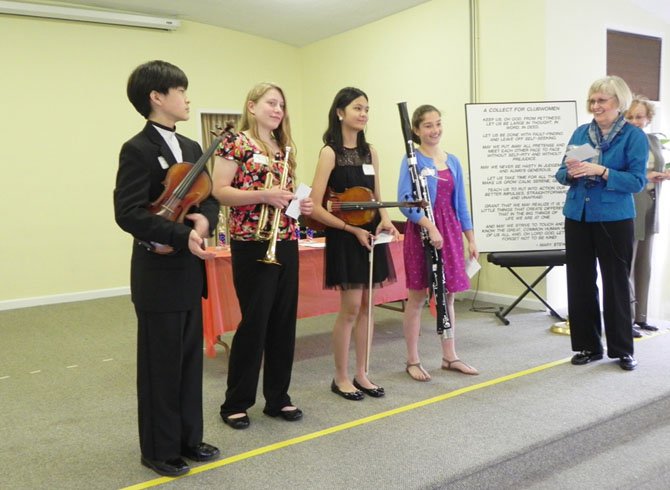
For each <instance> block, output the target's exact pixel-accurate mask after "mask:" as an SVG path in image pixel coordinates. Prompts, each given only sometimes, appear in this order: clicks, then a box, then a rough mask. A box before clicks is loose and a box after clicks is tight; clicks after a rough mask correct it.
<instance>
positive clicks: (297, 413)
mask: <svg viewBox="0 0 670 490" xmlns="http://www.w3.org/2000/svg"><path fill="white" fill-rule="evenodd" d="M263 413H264V414H265V415H269V416H270V417H281V418H283V419H284V420H286V421H288V422H295V421H296V420H300V419H301V418H302V410H300V409H299V408H298V407H295V408H294V409H293V410H279V411H277V412H273V411H271V410H268V409H267V408H266V409H264V410H263Z"/></svg>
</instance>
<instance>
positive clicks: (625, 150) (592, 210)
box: [556, 123, 649, 222]
mask: <svg viewBox="0 0 670 490" xmlns="http://www.w3.org/2000/svg"><path fill="white" fill-rule="evenodd" d="M584 143H589V144H590V142H589V125H588V124H584V125H582V126H579V127H578V128H577V129H576V130H575V132H574V133H573V134H572V137H571V138H570V142H569V143H568V144H569V145H582V144H584ZM648 158H649V144H648V142H647V136H646V135H645V133H644V131H642V130H641V129H640V128H637V127H635V126H633V125H632V124H628V123H626V124H625V125H624V126H623V128H621V131H620V132H619V134H618V135H616V136H615V137H614V140H613V141H612V143H611V146H610V147H609V149H608V150H607V151H605V152H603V153H602V155H601V157H600V165H604V166H606V167H607V168H608V169H609V175H608V177H607V180H605V179H601V178H600V177H596V178H595V180H591V179H589V178H587V177H581V178H579V179H572V178H570V177H568V169H567V167H566V165H565V158H563V163H561V166H560V168H559V169H558V171H557V172H556V180H557V181H558V182H560V183H561V184H563V185H569V186H570V188H569V189H568V193H567V196H566V198H565V206H563V215H564V216H565V217H566V218H570V219H572V220H575V221H581V220H582V217H584V220H585V221H586V222H599V221H620V220H625V219H632V218H634V217H635V205H634V203H633V194H635V193H636V192H640V191H641V190H642V189H643V188H644V186H645V184H646V182H647V159H648Z"/></svg>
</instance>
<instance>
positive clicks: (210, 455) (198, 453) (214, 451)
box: [181, 442, 221, 461]
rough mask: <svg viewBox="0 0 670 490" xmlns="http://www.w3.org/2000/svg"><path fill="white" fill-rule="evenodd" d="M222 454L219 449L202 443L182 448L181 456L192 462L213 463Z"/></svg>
mask: <svg viewBox="0 0 670 490" xmlns="http://www.w3.org/2000/svg"><path fill="white" fill-rule="evenodd" d="M220 454H221V451H219V448H217V447H214V446H211V445H209V444H207V443H206V442H201V443H200V444H198V445H197V446H193V447H183V448H181V455H182V456H184V457H185V458H188V459H190V460H191V461H211V460H213V459H216V458H218V457H219V455H220Z"/></svg>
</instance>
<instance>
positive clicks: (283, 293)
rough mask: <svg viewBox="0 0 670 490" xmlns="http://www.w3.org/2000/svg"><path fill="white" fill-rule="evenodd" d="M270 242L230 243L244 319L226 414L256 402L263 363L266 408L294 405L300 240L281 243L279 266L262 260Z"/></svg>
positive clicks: (237, 338)
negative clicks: (292, 389)
mask: <svg viewBox="0 0 670 490" xmlns="http://www.w3.org/2000/svg"><path fill="white" fill-rule="evenodd" d="M267 247H268V245H267V242H254V241H249V242H242V241H235V240H233V241H232V242H231V255H232V266H233V282H234V284H235V291H236V293H237V300H238V302H239V304H240V311H241V313H242V321H241V322H240V324H239V326H238V328H237V331H236V332H235V336H234V337H233V342H232V345H231V349H230V361H229V363H228V389H227V390H226V400H225V402H224V403H223V405H221V415H223V416H224V417H225V416H228V415H232V414H234V413H239V412H246V411H247V409H248V408H249V407H251V406H252V405H254V403H255V402H256V391H257V388H258V379H259V375H260V369H261V364H264V369H263V396H264V397H265V409H266V410H267V411H269V412H272V413H276V412H278V411H279V410H281V409H282V408H283V407H285V406H287V405H291V398H290V397H289V395H288V389H289V385H290V383H291V371H292V369H293V354H294V350H295V327H296V317H297V314H298V243H297V241H296V240H285V241H278V242H277V249H276V250H277V251H276V257H277V260H278V261H279V262H280V263H281V265H272V264H264V263H262V262H258V259H260V258H263V256H264V255H265V252H266V250H267ZM263 357H265V358H264V359H263Z"/></svg>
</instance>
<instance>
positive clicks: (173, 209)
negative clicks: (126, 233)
mask: <svg viewBox="0 0 670 490" xmlns="http://www.w3.org/2000/svg"><path fill="white" fill-rule="evenodd" d="M231 129H232V125H230V124H226V128H225V129H223V130H221V131H219V132H218V133H217V132H214V131H212V134H213V135H214V136H215V138H214V140H213V141H212V144H211V145H210V147H209V148H208V149H207V151H206V152H205V153H203V154H202V156H201V157H200V158H198V161H197V162H195V163H193V164H191V163H187V162H182V163H175V164H174V165H172V166H170V168H169V169H168V171H167V173H166V175H165V180H164V181H163V186H164V187H165V189H164V190H163V192H162V194H161V195H160V196H159V197H158V199H156V200H155V201H154V202H152V203H151V204H150V205H149V208H148V209H149V211H150V212H151V213H153V214H155V215H157V216H162V217H163V218H165V219H167V220H169V221H174V222H176V223H183V222H184V217H185V216H186V214H187V213H188V210H189V209H191V207H193V206H197V205H198V204H200V203H201V202H202V201H204V200H205V199H206V198H207V197H208V196H209V194H210V193H211V192H212V179H211V178H210V177H209V174H208V173H207V172H204V170H205V165H206V164H207V161H208V160H209V159H210V158H211V157H212V155H214V152H215V151H216V148H217V147H218V146H219V143H220V142H221V138H222V136H223V134H224V133H229V132H230V130H231ZM147 248H149V250H151V251H152V252H156V253H158V254H163V255H167V254H171V253H174V251H175V250H174V248H172V247H171V246H170V245H164V244H162V243H155V242H151V243H150V244H148V245H147Z"/></svg>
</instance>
